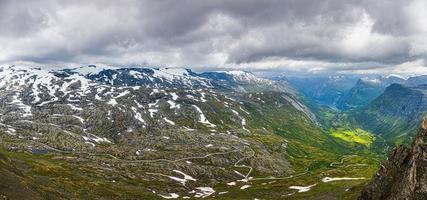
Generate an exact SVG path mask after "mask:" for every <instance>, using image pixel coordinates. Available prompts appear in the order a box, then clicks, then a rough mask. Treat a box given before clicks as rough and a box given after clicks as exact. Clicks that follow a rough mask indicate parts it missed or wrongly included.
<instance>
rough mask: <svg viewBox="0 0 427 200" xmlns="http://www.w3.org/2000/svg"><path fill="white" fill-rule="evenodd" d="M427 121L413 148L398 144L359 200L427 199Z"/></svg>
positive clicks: (423, 124) (422, 126) (413, 143)
mask: <svg viewBox="0 0 427 200" xmlns="http://www.w3.org/2000/svg"><path fill="white" fill-rule="evenodd" d="M426 144H427V120H424V121H423V122H422V125H421V129H420V131H419V132H418V134H417V136H416V138H415V139H414V141H413V142H412V145H411V148H407V147H404V146H399V147H398V148H396V149H395V150H394V151H393V152H392V153H391V155H390V157H389V158H388V159H387V160H386V161H385V162H384V163H383V164H382V165H381V167H380V169H379V171H378V172H377V173H376V174H375V175H374V177H373V179H372V181H371V182H370V183H369V184H368V185H367V186H366V187H365V188H364V190H363V191H362V194H361V196H360V197H359V199H360V200H388V199H408V200H412V199H414V200H422V199H427V176H426V174H427V146H426Z"/></svg>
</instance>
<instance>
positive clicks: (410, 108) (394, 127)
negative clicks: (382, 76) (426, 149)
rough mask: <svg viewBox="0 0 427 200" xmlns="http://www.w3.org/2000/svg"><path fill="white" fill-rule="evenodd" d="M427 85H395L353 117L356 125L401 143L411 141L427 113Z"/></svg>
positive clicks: (353, 114) (356, 112)
mask: <svg viewBox="0 0 427 200" xmlns="http://www.w3.org/2000/svg"><path fill="white" fill-rule="evenodd" d="M426 94H427V85H421V86H415V87H409V86H404V85H400V84H392V85H390V86H389V87H387V88H386V90H385V91H384V93H383V94H381V95H380V96H379V97H378V98H376V99H375V100H374V101H372V102H371V103H370V104H369V105H367V106H366V107H364V108H361V109H358V110H356V111H354V112H353V113H352V117H353V118H354V119H355V121H356V123H358V124H360V125H361V126H362V127H364V128H365V129H367V130H370V131H372V132H373V133H377V134H381V135H382V136H383V137H384V138H386V139H389V140H390V141H397V142H398V143H400V142H403V141H406V143H408V142H409V141H411V140H412V138H411V137H412V136H413V135H414V133H415V131H416V127H417V125H418V124H419V123H420V121H421V119H422V117H423V116H424V115H425V113H426V111H427V98H426V97H427V96H426Z"/></svg>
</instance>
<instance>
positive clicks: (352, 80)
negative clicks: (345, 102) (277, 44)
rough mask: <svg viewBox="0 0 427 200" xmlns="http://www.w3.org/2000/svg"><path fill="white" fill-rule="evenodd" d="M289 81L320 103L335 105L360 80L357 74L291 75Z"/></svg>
mask: <svg viewBox="0 0 427 200" xmlns="http://www.w3.org/2000/svg"><path fill="white" fill-rule="evenodd" d="M288 80H289V83H290V84H291V85H292V86H294V87H295V88H297V89H298V91H300V92H302V94H304V95H305V96H307V97H308V98H310V99H311V100H313V101H314V102H316V103H317V104H320V105H327V106H332V107H335V106H336V105H337V103H338V101H339V100H340V98H341V97H342V96H343V95H345V94H346V93H347V92H348V91H349V90H350V89H351V88H352V87H353V86H354V85H355V84H356V83H357V81H358V77H357V76H346V75H335V76H327V77H289V78H288Z"/></svg>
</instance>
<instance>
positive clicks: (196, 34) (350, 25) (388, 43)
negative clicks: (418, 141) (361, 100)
mask: <svg viewBox="0 0 427 200" xmlns="http://www.w3.org/2000/svg"><path fill="white" fill-rule="evenodd" d="M0 15H1V17H0V63H3V64H13V63H35V64H41V65H45V66H52V65H58V66H61V65H62V66H64V65H86V64H90V63H103V64H109V65H128V64H146V65H154V66H169V67H190V68H195V69H198V70H212V69H244V70H250V71H263V70H266V71H289V70H291V71H297V72H323V71H338V72H357V73H361V72H384V73H426V74H427V67H425V66H426V58H427V1H426V0H354V1H351V0H348V1H346V0H277V1H276V0H270V1H269V0H263V1H260V0H244V1H243V0H225V1H221V0H188V1H186V0H151V1H145V0H135V1H131V0H122V1H118V0H111V1H101V0H99V1H87V0H82V1H79V0H73V1H64V0H61V1H43V0H40V1H32V0H28V1H26V0H20V1H16V0H10V1H9V0H0Z"/></svg>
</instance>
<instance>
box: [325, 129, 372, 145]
mask: <svg viewBox="0 0 427 200" xmlns="http://www.w3.org/2000/svg"><path fill="white" fill-rule="evenodd" d="M330 133H331V135H332V136H333V137H336V138H339V139H341V140H344V141H346V142H351V143H358V144H361V145H364V146H366V147H371V145H372V143H373V142H374V140H375V136H374V135H373V134H371V133H370V132H368V131H365V130H363V129H360V128H357V129H355V130H347V129H343V128H338V129H330Z"/></svg>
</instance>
